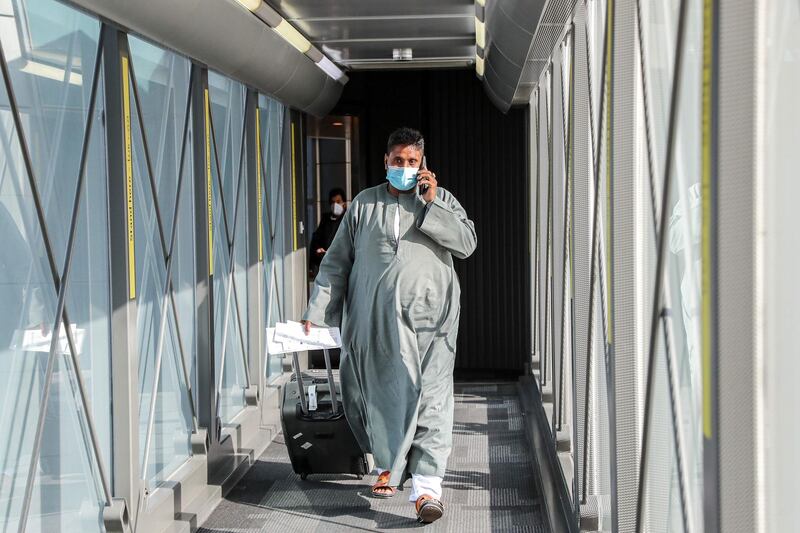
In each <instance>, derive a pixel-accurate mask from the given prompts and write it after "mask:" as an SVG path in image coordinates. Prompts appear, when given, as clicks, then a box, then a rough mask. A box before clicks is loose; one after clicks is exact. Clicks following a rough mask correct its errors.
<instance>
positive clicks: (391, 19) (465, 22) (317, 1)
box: [267, 0, 475, 69]
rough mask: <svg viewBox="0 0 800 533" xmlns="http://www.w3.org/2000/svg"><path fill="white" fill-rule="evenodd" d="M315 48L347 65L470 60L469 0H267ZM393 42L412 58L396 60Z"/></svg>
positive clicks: (463, 63)
mask: <svg viewBox="0 0 800 533" xmlns="http://www.w3.org/2000/svg"><path fill="white" fill-rule="evenodd" d="M267 1H268V3H269V4H270V5H272V7H274V8H275V9H276V10H277V11H278V12H280V13H281V14H282V15H283V16H284V18H286V19H287V20H289V21H290V22H291V23H292V24H293V25H294V26H295V27H296V28H297V29H299V30H300V31H301V32H302V33H303V34H305V35H306V37H308V38H309V40H310V41H311V42H312V43H314V44H315V45H316V46H317V47H318V48H319V49H320V50H322V51H323V52H325V53H326V54H327V55H328V56H329V57H330V58H331V59H333V60H334V61H336V62H337V63H339V64H340V65H342V66H344V67H347V68H351V69H378V68H403V67H439V68H441V67H446V66H470V65H472V64H473V63H474V60H475V2H474V0H401V1H399V2H398V1H396V0H394V1H389V0H267ZM395 48H411V49H412V54H413V59H412V60H410V61H395V60H393V59H392V52H393V49H395Z"/></svg>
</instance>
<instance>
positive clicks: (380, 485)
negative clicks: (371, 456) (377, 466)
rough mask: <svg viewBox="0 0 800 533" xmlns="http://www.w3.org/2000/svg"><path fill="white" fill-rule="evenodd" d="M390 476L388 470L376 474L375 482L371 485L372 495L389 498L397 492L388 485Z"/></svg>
mask: <svg viewBox="0 0 800 533" xmlns="http://www.w3.org/2000/svg"><path fill="white" fill-rule="evenodd" d="M391 476H392V473H391V472H390V471H388V470H386V471H385V472H381V475H379V476H378V481H377V483H375V484H374V485H372V496H374V497H375V498H391V497H392V496H394V495H395V494H396V493H397V489H396V488H394V487H390V486H389V478H390V477H391ZM386 489H389V492H387V490H386Z"/></svg>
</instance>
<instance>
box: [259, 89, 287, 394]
mask: <svg viewBox="0 0 800 533" xmlns="http://www.w3.org/2000/svg"><path fill="white" fill-rule="evenodd" d="M258 106H259V108H260V109H261V113H260V128H261V133H262V137H261V154H262V156H261V157H262V160H261V163H262V168H263V169H264V173H263V176H264V178H263V180H262V190H263V194H264V209H263V211H262V213H261V218H262V225H263V227H264V231H263V233H262V240H263V246H264V269H263V272H264V276H265V279H264V296H263V297H264V309H265V317H266V322H267V324H266V325H267V326H274V325H275V323H276V322H278V321H279V320H282V319H284V316H283V310H282V309H281V304H282V303H283V299H282V297H281V296H282V295H281V291H282V289H283V257H284V256H285V254H286V253H287V250H286V248H285V247H286V245H287V241H286V239H285V237H284V234H285V231H286V227H287V225H286V216H287V211H286V209H285V208H284V203H283V202H281V201H280V200H281V198H282V197H283V194H284V185H283V160H282V155H283V154H282V149H283V125H284V107H283V106H282V105H281V104H280V103H278V102H277V101H275V100H272V99H271V98H268V97H266V96H263V95H259V99H258ZM282 368H283V362H282V359H281V358H280V357H270V358H269V359H268V361H267V378H268V379H274V378H275V377H276V376H278V375H280V374H281V372H282Z"/></svg>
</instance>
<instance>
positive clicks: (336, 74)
mask: <svg viewBox="0 0 800 533" xmlns="http://www.w3.org/2000/svg"><path fill="white" fill-rule="evenodd" d="M317 66H318V67H319V68H321V69H322V71H323V72H324V73H325V74H327V75H328V76H330V77H331V78H333V79H335V80H336V81H338V82H340V83H344V82H346V81H347V76H345V74H344V72H342V69H340V68H339V67H337V66H336V63H334V62H333V61H331V60H330V59H328V58H327V57H326V56H322V59H320V60H319V61H317Z"/></svg>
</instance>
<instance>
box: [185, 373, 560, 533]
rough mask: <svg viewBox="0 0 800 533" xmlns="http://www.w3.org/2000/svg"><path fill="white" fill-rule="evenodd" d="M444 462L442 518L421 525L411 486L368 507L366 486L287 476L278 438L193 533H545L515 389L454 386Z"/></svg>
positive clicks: (344, 479) (342, 479) (345, 479)
mask: <svg viewBox="0 0 800 533" xmlns="http://www.w3.org/2000/svg"><path fill="white" fill-rule="evenodd" d="M453 429H454V435H453V437H454V442H453V452H452V454H451V456H450V461H449V463H448V471H447V475H446V476H445V479H444V494H443V497H442V500H443V502H444V505H445V515H444V517H443V518H442V519H440V520H439V521H437V522H435V523H433V524H430V525H427V526H425V525H422V524H418V523H417V522H416V521H415V516H416V515H415V513H414V506H413V504H411V503H409V502H408V495H409V494H410V490H411V486H410V482H407V483H406V486H405V489H404V490H401V491H398V493H397V495H396V496H395V497H394V498H391V499H375V498H372V497H370V492H369V487H370V484H371V483H374V482H375V476H367V477H365V478H364V479H363V480H361V481H359V480H358V479H356V477H355V476H334V475H316V476H314V475H311V476H309V477H308V479H307V480H306V481H301V480H300V478H299V476H297V475H296V474H294V472H292V467H291V465H290V463H289V458H288V456H287V454H286V447H285V445H284V443H283V435H279V436H278V438H277V439H276V440H275V441H274V442H273V443H272V444H271V445H270V446H269V447H268V448H267V450H266V451H265V452H264V454H263V455H262V456H261V457H260V458H259V459H258V461H257V462H256V463H255V464H254V465H253V466H252V467H251V468H250V470H249V471H248V472H247V474H246V475H245V476H244V478H242V480H241V481H240V482H239V484H238V485H236V487H234V488H233V489H232V490H231V491H230V493H229V494H228V496H227V498H226V499H225V500H224V501H223V502H222V503H221V504H220V505H219V506H218V507H217V509H216V510H215V511H214V512H213V513H212V515H211V517H210V518H209V519H208V520H207V521H206V523H205V524H203V527H202V528H201V529H200V531H201V532H203V533H221V532H231V533H234V532H236V533H239V532H242V533H244V532H248V533H250V532H257V531H258V532H260V531H277V532H281V533H289V532H311V531H314V532H328V531H389V530H395V529H412V528H424V529H425V530H426V533H427V532H446V531H447V532H458V533H467V532H480V531H503V532H505V531H515V532H516V531H519V532H523V531H530V532H536V533H546V532H547V526H546V525H545V522H544V518H543V516H544V513H543V509H542V502H541V498H540V497H539V494H537V489H536V483H535V479H534V473H533V468H532V465H531V458H530V453H529V452H530V448H529V445H528V442H527V440H526V438H525V434H524V429H523V423H522V413H521V411H520V405H519V401H518V398H517V393H516V386H515V385H514V384H500V385H477V384H472V385H471V384H459V385H457V386H456V398H455V423H454V428H453Z"/></svg>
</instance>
